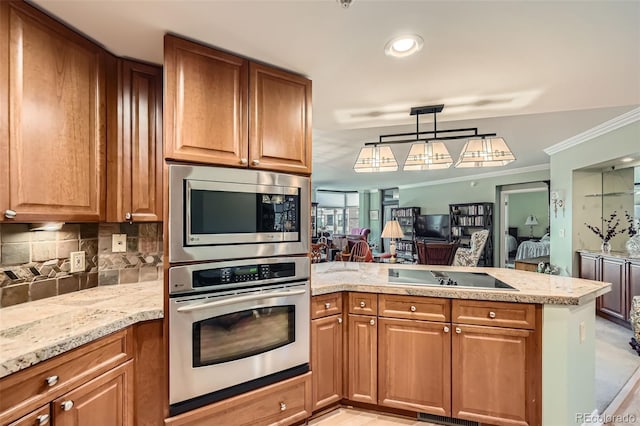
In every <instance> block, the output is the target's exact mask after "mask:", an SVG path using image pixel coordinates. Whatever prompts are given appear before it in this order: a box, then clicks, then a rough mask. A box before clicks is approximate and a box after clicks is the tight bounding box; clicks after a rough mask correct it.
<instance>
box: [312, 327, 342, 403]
mask: <svg viewBox="0 0 640 426" xmlns="http://www.w3.org/2000/svg"><path fill="white" fill-rule="evenodd" d="M342 330H343V326H342V315H333V316H330V317H324V318H319V319H315V320H313V321H311V370H312V371H313V392H312V394H313V411H315V410H317V409H320V408H323V407H326V406H327V405H330V404H333V403H335V402H338V401H340V400H341V399H342Z"/></svg>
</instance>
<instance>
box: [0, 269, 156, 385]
mask: <svg viewBox="0 0 640 426" xmlns="http://www.w3.org/2000/svg"><path fill="white" fill-rule="evenodd" d="M162 295H163V285H162V281H150V282H143V283H137V284H121V285H113V286H100V287H95V288H91V289H87V290H82V291H78V292H74V293H69V294H65V295H62V296H56V297H51V298H48V299H42V300H38V301H35V302H28V303H23V304H20V305H15V306H10V307H7V308H2V309H0V377H5V376H8V375H9V374H11V373H15V372H17V371H20V370H22V369H24V368H27V367H29V366H32V365H35V364H37V363H39V362H41V361H44V360H46V359H49V358H53V357H54V356H56V355H59V354H61V353H64V352H66V351H68V350H71V349H74V348H77V347H79V346H82V345H84V344H85V343H89V342H91V341H93V340H96V339H98V338H100V337H102V336H106V335H107V334H110V333H113V332H114V331H118V330H121V329H123V328H125V327H127V326H129V325H131V324H135V323H137V322H140V321H146V320H152V319H158V318H162V317H163V297H162Z"/></svg>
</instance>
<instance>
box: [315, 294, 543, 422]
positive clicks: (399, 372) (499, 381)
mask: <svg viewBox="0 0 640 426" xmlns="http://www.w3.org/2000/svg"><path fill="white" fill-rule="evenodd" d="M324 297H326V295H325V296H324ZM314 299H315V298H314ZM344 299H345V300H347V301H348V303H346V304H345V309H346V310H347V314H348V318H349V319H348V324H347V329H346V330H345V335H344V336H345V339H346V346H347V351H346V352H347V353H346V358H347V360H346V362H345V364H346V373H345V375H344V377H346V379H347V383H346V385H345V387H344V388H345V389H346V394H345V399H346V400H348V401H353V402H361V403H368V404H374V405H378V406H380V407H388V408H392V409H402V410H408V411H415V412H423V413H428V414H434V415H439V416H446V417H454V418H458V419H464V420H472V421H477V422H480V423H483V424H492V425H531V426H535V425H540V424H541V421H542V420H541V400H542V398H541V381H542V374H541V372H542V361H541V359H542V358H541V357H542V353H541V343H540V340H541V332H540V331H541V330H540V327H541V324H542V322H541V321H542V307H541V306H540V305H532V304H521V303H507V302H489V301H477V300H449V299H443V298H430V297H419V296H405V295H385V294H379V295H372V294H366V293H349V294H348V295H347V296H346V297H345V298H344ZM362 302H364V303H365V307H368V306H375V307H376V309H374V310H373V311H372V312H371V315H359V314H355V313H354V312H359V311H361V310H362V309H363V308H362ZM314 321H317V320H314ZM333 338H334V339H335V338H336V337H335V336H333ZM319 343H320V342H319V340H317V339H314V340H313V343H312V354H315V353H316V352H325V353H324V354H323V355H322V356H323V357H328V356H329V354H327V353H326V351H327V350H328V349H327V348H325V347H319V346H318V345H319ZM313 356H316V355H313ZM316 368H317V366H316V367H314V365H312V369H313V370H314V376H313V377H314V381H319V380H326V379H325V378H324V377H322V376H319V375H318V374H317V373H318V371H317V370H316ZM316 386H319V384H318V383H314V388H315V387H316Z"/></svg>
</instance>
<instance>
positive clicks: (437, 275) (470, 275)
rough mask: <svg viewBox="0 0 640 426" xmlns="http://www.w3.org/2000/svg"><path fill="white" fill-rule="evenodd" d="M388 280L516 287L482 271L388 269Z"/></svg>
mask: <svg viewBox="0 0 640 426" xmlns="http://www.w3.org/2000/svg"><path fill="white" fill-rule="evenodd" d="M389 282H394V283H404V284H413V285H434V286H439V285H443V286H457V287H472V288H486V289H491V290H512V291H518V289H516V288H514V287H512V286H510V285H509V284H507V283H505V282H504V281H501V280H499V279H497V278H495V277H492V276H491V275H489V274H486V273H484V272H454V271H429V270H426V271H425V270H414V269H400V268H390V269H389Z"/></svg>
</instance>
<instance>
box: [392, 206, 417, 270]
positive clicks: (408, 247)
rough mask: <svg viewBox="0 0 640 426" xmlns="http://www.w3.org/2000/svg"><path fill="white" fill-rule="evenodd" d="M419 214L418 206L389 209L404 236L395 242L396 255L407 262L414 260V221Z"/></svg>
mask: <svg viewBox="0 0 640 426" xmlns="http://www.w3.org/2000/svg"><path fill="white" fill-rule="evenodd" d="M419 215H420V207H400V208H395V209H391V218H392V219H395V220H397V221H398V223H399V224H400V228H402V232H403V233H404V238H403V239H401V240H400V241H397V242H396V256H397V257H398V258H402V259H404V260H406V261H409V262H414V261H415V260H416V258H417V257H416V256H417V254H416V252H415V244H414V243H413V240H414V239H415V236H416V232H415V223H416V218H417V217H418V216H419Z"/></svg>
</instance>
